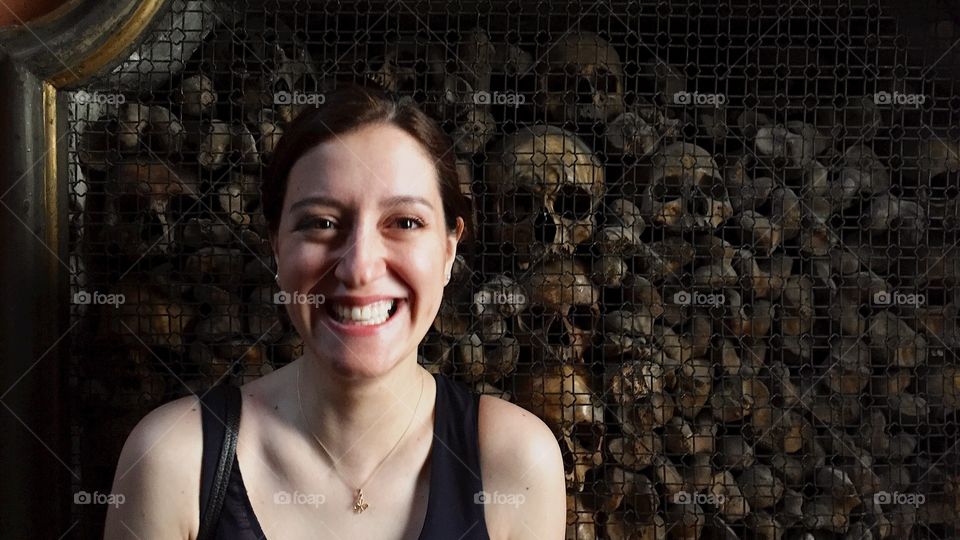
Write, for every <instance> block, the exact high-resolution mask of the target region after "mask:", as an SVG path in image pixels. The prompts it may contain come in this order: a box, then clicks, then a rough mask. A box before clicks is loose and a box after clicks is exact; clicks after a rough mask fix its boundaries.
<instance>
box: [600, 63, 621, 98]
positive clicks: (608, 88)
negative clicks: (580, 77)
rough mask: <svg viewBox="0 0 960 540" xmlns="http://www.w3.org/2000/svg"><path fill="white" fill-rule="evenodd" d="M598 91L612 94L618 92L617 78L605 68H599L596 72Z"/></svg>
mask: <svg viewBox="0 0 960 540" xmlns="http://www.w3.org/2000/svg"><path fill="white" fill-rule="evenodd" d="M596 77H597V85H596V86H597V91H598V92H603V93H607V94H609V93H612V92H616V90H617V76H616V75H614V74H613V73H610V71H609V70H608V69H607V68H605V67H602V66H601V67H598V68H597V71H596Z"/></svg>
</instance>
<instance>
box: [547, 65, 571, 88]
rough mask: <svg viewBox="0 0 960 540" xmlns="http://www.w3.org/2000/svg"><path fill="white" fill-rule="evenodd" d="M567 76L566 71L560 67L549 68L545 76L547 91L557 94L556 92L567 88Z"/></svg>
mask: <svg viewBox="0 0 960 540" xmlns="http://www.w3.org/2000/svg"><path fill="white" fill-rule="evenodd" d="M567 78H568V76H567V74H566V72H565V71H564V70H563V69H562V68H561V69H556V68H554V69H551V70H550V72H549V73H547V77H546V79H547V88H546V90H547V92H550V93H552V94H554V93H556V94H558V93H560V92H564V91H566V90H567Z"/></svg>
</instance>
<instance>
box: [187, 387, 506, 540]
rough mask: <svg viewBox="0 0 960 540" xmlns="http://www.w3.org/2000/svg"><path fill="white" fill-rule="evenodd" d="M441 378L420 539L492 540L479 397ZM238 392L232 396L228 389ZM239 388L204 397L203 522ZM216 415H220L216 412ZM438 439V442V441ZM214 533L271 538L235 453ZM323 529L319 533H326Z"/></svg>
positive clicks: (247, 539) (225, 537) (229, 538)
mask: <svg viewBox="0 0 960 540" xmlns="http://www.w3.org/2000/svg"><path fill="white" fill-rule="evenodd" d="M434 379H435V380H436V382H437V395H436V409H435V416H434V424H433V436H434V441H433V443H432V444H431V447H430V458H429V467H430V494H429V499H428V502H427V515H426V518H425V519H424V523H423V529H422V530H421V532H420V537H419V539H420V540H451V539H461V540H489V538H490V536H489V534H488V533H487V527H486V522H485V521H484V515H483V509H484V505H483V504H477V502H475V501H476V499H477V498H478V497H477V494H478V493H480V492H481V490H482V489H483V485H482V482H481V476H480V448H479V436H478V430H477V427H478V422H477V418H478V413H479V410H480V407H479V404H480V396H479V394H475V393H473V392H471V391H470V390H469V389H468V388H467V387H466V386H465V385H463V384H462V383H460V382H458V381H454V380H452V379H449V378H448V377H446V376H444V375H439V374H434ZM228 392H231V393H235V395H234V396H233V400H230V399H228V397H229V396H228V395H227V393H228ZM239 393H240V389H239V388H238V387H236V386H229V385H219V386H216V387H214V388H212V389H211V390H210V391H209V392H207V393H206V394H205V395H204V396H203V397H202V398H201V399H202V400H203V403H204V405H205V406H203V407H201V416H202V419H203V420H202V422H203V464H202V470H201V485H200V522H201V523H203V520H204V516H205V513H206V512H205V510H206V508H207V502H208V500H209V499H210V496H211V491H212V489H213V483H214V477H215V470H216V468H217V463H218V461H219V459H220V451H221V448H222V446H223V441H224V435H225V431H226V423H225V421H224V419H225V418H227V412H228V411H227V407H228V406H229V404H230V403H231V402H232V403H240V399H239ZM214 415H216V417H215V416H214ZM438 440H439V444H438ZM212 532H213V534H211V535H210V536H209V538H212V539H215V540H254V539H256V540H279V539H274V538H270V539H267V537H266V535H265V534H264V533H263V530H262V529H261V528H260V523H259V522H258V521H257V517H256V516H255V515H254V514H253V508H252V507H251V505H250V499H249V498H248V497H247V490H246V488H245V487H244V485H243V476H242V475H241V474H240V465H239V462H238V460H237V458H236V456H234V458H233V466H232V468H231V470H230V473H229V482H228V483H227V489H226V495H225V497H224V501H223V509H222V510H221V512H220V519H219V520H218V521H217V523H216V525H215V526H214V527H213V531H212ZM321 535H322V533H320V532H319V531H318V535H317V536H316V538H321Z"/></svg>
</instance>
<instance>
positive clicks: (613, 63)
mask: <svg viewBox="0 0 960 540" xmlns="http://www.w3.org/2000/svg"><path fill="white" fill-rule="evenodd" d="M540 88H541V89H542V90H544V91H545V92H546V93H547V102H546V106H547V115H548V116H549V117H550V118H552V119H554V120H567V121H570V122H576V121H606V120H608V119H610V118H611V117H614V116H617V115H619V114H620V113H622V112H623V67H622V65H621V63H620V54H619V53H618V52H617V50H616V49H615V48H613V46H612V45H610V43H609V42H607V40H605V39H603V38H601V37H600V36H598V35H596V34H594V33H592V32H571V33H568V34H567V35H565V36H564V37H563V38H562V39H561V40H560V41H559V42H557V43H555V44H554V45H553V47H552V48H551V49H550V51H549V52H548V55H547V70H546V73H545V74H543V75H542V76H541V77H540Z"/></svg>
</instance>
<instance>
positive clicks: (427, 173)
mask: <svg viewBox="0 0 960 540" xmlns="http://www.w3.org/2000/svg"><path fill="white" fill-rule="evenodd" d="M436 182H437V179H436V167H435V165H434V163H433V162H432V161H431V160H430V159H429V158H428V156H427V155H426V152H425V151H424V149H423V148H422V146H421V145H420V143H419V142H418V141H417V140H416V139H414V138H413V137H411V136H410V135H409V134H407V133H406V132H405V131H403V130H402V129H400V128H397V127H395V126H392V125H388V124H376V125H371V126H364V127H363V128H360V129H358V130H354V131H351V132H348V133H345V134H341V135H339V136H337V137H334V138H333V139H330V140H328V141H326V142H324V143H322V144H319V145H317V146H315V147H313V148H311V149H310V150H308V151H307V152H305V153H304V155H303V156H302V157H301V158H300V159H299V160H297V162H296V163H295V164H294V166H293V168H292V169H291V171H290V184H291V185H290V186H289V188H290V190H291V191H292V192H311V193H312V192H316V191H323V192H345V193H346V192H357V193H358V194H359V193H363V194H365V195H372V194H373V193H377V194H378V196H379V194H386V195H401V194H417V195H420V196H424V197H430V196H431V195H433V194H438V189H437V187H436Z"/></svg>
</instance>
